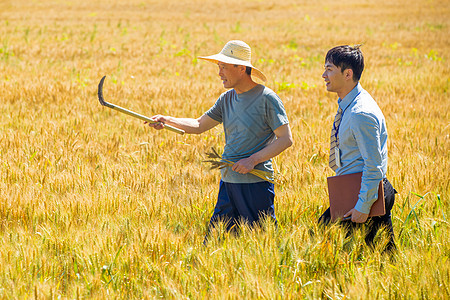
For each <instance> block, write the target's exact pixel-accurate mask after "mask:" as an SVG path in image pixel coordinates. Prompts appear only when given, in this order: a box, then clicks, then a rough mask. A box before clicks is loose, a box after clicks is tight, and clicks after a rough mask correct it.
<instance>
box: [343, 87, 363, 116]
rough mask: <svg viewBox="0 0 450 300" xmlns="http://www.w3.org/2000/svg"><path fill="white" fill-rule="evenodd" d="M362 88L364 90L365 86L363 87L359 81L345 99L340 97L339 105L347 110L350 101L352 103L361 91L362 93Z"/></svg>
mask: <svg viewBox="0 0 450 300" xmlns="http://www.w3.org/2000/svg"><path fill="white" fill-rule="evenodd" d="M362 90H363V88H362V86H361V84H359V82H358V84H357V85H356V86H355V87H354V88H353V90H351V91H350V93H348V94H347V95H346V96H345V97H344V99H341V98H339V99H338V104H339V107H340V108H341V109H342V110H345V109H346V108H347V107H348V106H349V105H350V103H352V102H353V100H355V98H356V96H358V95H359V93H361V91H362Z"/></svg>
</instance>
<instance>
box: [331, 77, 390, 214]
mask: <svg viewBox="0 0 450 300" xmlns="http://www.w3.org/2000/svg"><path fill="white" fill-rule="evenodd" d="M338 104H339V107H340V108H341V109H342V110H343V115H342V120H341V123H340V126H339V132H338V138H339V151H340V158H341V166H340V167H338V169H337V170H336V175H344V174H352V173H358V172H362V181H361V190H360V192H359V198H358V202H357V203H356V206H355V209H356V210H358V211H359V212H362V213H366V214H368V213H369V212H370V208H371V207H372V204H373V203H374V202H375V201H376V200H377V198H378V185H379V183H380V180H382V179H383V178H384V177H386V171H387V162H388V158H387V129H386V121H385V119H384V115H383V113H382V112H381V110H380V108H379V107H378V105H377V103H376V102H375V100H373V98H372V97H371V96H370V94H369V93H368V92H367V91H366V90H364V89H363V88H362V87H361V85H360V84H359V83H358V84H357V85H356V87H355V88H354V89H353V90H352V91H351V92H350V93H348V94H347V95H346V96H345V97H344V99H340V98H339V99H338Z"/></svg>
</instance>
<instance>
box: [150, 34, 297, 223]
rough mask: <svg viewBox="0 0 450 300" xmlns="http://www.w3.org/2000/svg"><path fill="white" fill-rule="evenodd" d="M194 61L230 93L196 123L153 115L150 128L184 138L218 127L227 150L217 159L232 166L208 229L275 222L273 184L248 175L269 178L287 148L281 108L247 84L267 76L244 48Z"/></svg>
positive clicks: (268, 93)
mask: <svg viewBox="0 0 450 300" xmlns="http://www.w3.org/2000/svg"><path fill="white" fill-rule="evenodd" d="M199 58H200V59H204V60H207V61H211V62H213V63H216V64H217V65H218V67H219V76H220V79H221V80H222V83H223V86H224V87H225V88H226V89H229V90H228V91H226V92H224V93H223V94H222V95H220V97H219V98H218V99H217V101H216V103H215V104H214V105H213V106H212V107H211V108H210V109H209V110H208V111H207V112H205V113H204V114H203V115H202V116H201V117H199V118H197V119H191V118H175V117H171V116H161V115H156V116H153V117H152V118H153V120H155V121H157V122H158V123H155V124H149V126H151V127H153V128H155V129H162V128H164V124H169V125H172V126H174V127H177V128H180V129H183V130H184V131H185V132H186V133H191V134H200V133H202V132H205V131H207V130H209V129H211V128H213V127H214V126H217V125H218V124H220V123H223V127H224V131H225V142H226V145H225V148H224V152H223V154H222V158H223V159H226V160H229V161H232V162H234V165H233V166H232V167H231V168H224V169H222V179H221V181H220V188H219V195H218V200H217V204H216V206H215V208H214V213H213V216H212V217H211V221H210V226H214V223H215V222H216V221H219V220H222V221H226V222H227V225H226V226H227V229H228V230H230V229H231V228H233V227H234V226H236V225H239V224H238V223H239V222H245V223H247V224H250V225H252V224H254V223H255V222H257V221H258V220H260V218H261V217H262V216H269V217H272V218H273V219H274V220H275V222H276V217H275V211H274V197H275V192H274V185H273V183H271V182H268V181H264V180H263V179H261V178H259V177H257V176H255V175H253V174H251V173H250V171H252V170H253V169H258V170H263V171H267V172H270V173H271V174H273V169H272V161H271V158H272V157H274V156H276V155H278V154H280V153H281V152H283V151H284V150H285V149H287V148H288V147H290V146H291V145H292V135H291V130H290V128H289V123H288V118H287V115H286V111H285V109H284V106H283V103H282V102H281V100H280V98H279V97H278V96H277V94H275V92H273V91H272V90H271V89H269V88H267V87H265V86H264V85H261V84H258V83H256V82H255V81H254V79H253V78H252V77H256V78H258V79H259V80H261V81H266V76H265V75H264V74H263V73H262V72H261V71H260V70H258V69H257V68H255V67H254V66H253V65H252V63H251V49H250V47H249V46H248V45H247V44H246V43H244V42H242V41H236V40H235V41H230V42H228V43H227V44H226V45H225V47H224V48H223V49H222V51H221V52H220V53H218V54H215V55H211V56H202V57H199Z"/></svg>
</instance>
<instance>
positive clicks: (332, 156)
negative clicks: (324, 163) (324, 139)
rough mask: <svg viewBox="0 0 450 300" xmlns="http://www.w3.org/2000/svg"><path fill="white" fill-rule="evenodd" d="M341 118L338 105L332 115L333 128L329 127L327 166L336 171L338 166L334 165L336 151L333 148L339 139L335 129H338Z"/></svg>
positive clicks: (337, 144)
mask: <svg viewBox="0 0 450 300" xmlns="http://www.w3.org/2000/svg"><path fill="white" fill-rule="evenodd" d="M341 118H342V109H341V108H340V107H339V109H338V111H337V113H336V116H335V117H334V123H333V128H332V129H331V138H330V140H331V142H330V160H329V166H330V168H332V169H333V171H336V170H337V168H338V166H337V165H336V157H335V155H336V152H335V150H334V148H336V147H339V140H338V139H337V134H336V133H337V131H338V130H339V124H341Z"/></svg>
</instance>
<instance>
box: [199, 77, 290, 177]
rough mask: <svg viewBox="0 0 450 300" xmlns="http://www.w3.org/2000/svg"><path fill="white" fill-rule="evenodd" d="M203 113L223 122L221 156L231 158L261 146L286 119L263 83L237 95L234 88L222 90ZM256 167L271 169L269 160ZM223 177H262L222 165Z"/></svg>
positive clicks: (242, 155) (252, 152)
mask: <svg viewBox="0 0 450 300" xmlns="http://www.w3.org/2000/svg"><path fill="white" fill-rule="evenodd" d="M206 115H208V116H209V117H210V118H212V119H214V120H216V121H218V122H221V123H223V128H224V131H225V149H224V151H223V154H222V157H223V158H224V159H227V160H230V161H233V162H237V161H238V160H240V159H243V158H247V157H249V156H251V155H252V154H254V153H256V152H258V151H260V150H262V149H263V148H264V147H266V145H268V144H270V143H271V142H272V141H273V140H274V139H275V138H276V136H275V134H274V133H273V131H274V130H275V129H277V128H278V127H280V126H282V125H285V124H288V123H289V122H288V118H287V115H286V110H285V109H284V106H283V103H282V102H281V99H280V98H279V97H278V95H277V94H275V92H274V91H272V90H271V89H269V88H267V87H265V86H263V85H257V86H256V87H254V88H253V89H251V90H249V91H247V92H245V93H242V94H239V95H238V94H237V93H236V91H235V90H234V89H232V90H229V91H227V92H225V93H223V94H222V95H220V97H219V99H217V101H216V103H215V104H214V106H213V107H211V108H210V109H209V110H208V111H207V112H206ZM255 169H259V170H264V171H268V172H271V173H273V168H272V160H270V159H269V160H267V161H265V162H263V163H260V164H258V165H256V166H255ZM222 180H223V181H225V182H230V183H254V182H260V181H263V179H261V178H259V177H257V176H255V175H253V174H250V173H248V174H240V173H237V172H234V171H233V170H231V168H224V169H222Z"/></svg>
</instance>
